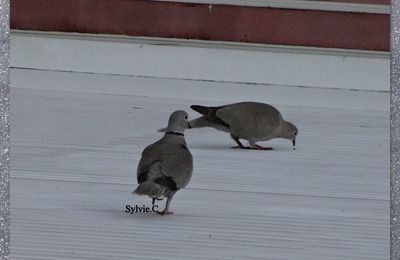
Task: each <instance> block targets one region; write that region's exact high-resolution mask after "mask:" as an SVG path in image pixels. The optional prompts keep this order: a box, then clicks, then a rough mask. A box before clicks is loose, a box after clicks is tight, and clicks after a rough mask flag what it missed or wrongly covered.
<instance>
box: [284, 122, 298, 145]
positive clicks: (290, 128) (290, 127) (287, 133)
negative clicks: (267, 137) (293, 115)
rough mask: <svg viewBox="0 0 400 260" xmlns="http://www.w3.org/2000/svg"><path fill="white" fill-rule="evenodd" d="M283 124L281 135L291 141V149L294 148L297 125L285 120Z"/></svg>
mask: <svg viewBox="0 0 400 260" xmlns="http://www.w3.org/2000/svg"><path fill="white" fill-rule="evenodd" d="M283 126H284V129H283V136H282V137H283V138H285V139H288V140H290V141H292V143H293V149H295V146H296V137H297V134H298V133H299V130H298V129H297V127H296V126H295V125H294V124H292V123H290V122H287V121H285V122H284V124H283Z"/></svg>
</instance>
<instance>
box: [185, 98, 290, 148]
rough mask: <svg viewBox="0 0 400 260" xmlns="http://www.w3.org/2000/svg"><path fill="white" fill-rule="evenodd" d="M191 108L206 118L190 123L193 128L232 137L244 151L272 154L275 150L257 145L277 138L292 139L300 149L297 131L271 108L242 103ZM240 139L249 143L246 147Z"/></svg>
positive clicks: (252, 103)
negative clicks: (254, 150) (297, 143)
mask: <svg viewBox="0 0 400 260" xmlns="http://www.w3.org/2000/svg"><path fill="white" fill-rule="evenodd" d="M191 108H192V109H193V110H195V111H197V112H199V113H200V114H202V115H203V116H201V117H199V118H196V119H194V120H192V121H190V122H189V124H190V126H191V128H200V127H214V128H216V129H218V130H221V131H224V132H228V133H230V135H231V137H232V139H233V140H234V141H235V142H236V143H237V144H238V146H237V147H233V148H242V149H257V150H271V149H272V148H271V147H262V146H259V145H257V144H256V143H257V142H258V141H267V140H270V139H273V138H285V139H289V140H290V141H292V143H293V149H295V145H296V136H297V133H298V130H297V127H296V126H295V125H293V124H292V123H290V122H288V121H285V120H283V118H282V115H281V113H280V112H279V111H278V110H277V109H276V108H274V107H273V106H271V105H268V104H264V103H258V102H241V103H234V104H229V105H224V106H219V107H205V106H198V105H193V106H191ZM240 138H242V139H245V140H247V141H248V142H249V144H250V147H245V146H243V145H242V143H241V142H240V140H239V139H240Z"/></svg>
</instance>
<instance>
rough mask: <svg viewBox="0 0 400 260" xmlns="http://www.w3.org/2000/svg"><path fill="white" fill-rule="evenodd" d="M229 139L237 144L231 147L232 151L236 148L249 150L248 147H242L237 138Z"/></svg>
mask: <svg viewBox="0 0 400 260" xmlns="http://www.w3.org/2000/svg"><path fill="white" fill-rule="evenodd" d="M231 137H232V139H233V140H234V141H235V142H236V143H237V144H238V146H233V147H232V148H233V149H237V148H240V149H248V148H250V147H245V146H243V144H242V143H241V142H240V140H239V138H237V137H236V136H233V135H231Z"/></svg>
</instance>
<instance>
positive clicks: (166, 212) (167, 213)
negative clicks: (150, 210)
mask: <svg viewBox="0 0 400 260" xmlns="http://www.w3.org/2000/svg"><path fill="white" fill-rule="evenodd" d="M171 200H172V197H168V199H167V203H166V204H165V209H164V210H163V211H161V212H157V213H158V214H160V215H161V216H164V215H169V214H173V213H172V212H171V211H169V210H168V209H169V203H170V202H171Z"/></svg>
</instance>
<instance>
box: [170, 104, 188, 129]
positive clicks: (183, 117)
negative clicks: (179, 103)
mask: <svg viewBox="0 0 400 260" xmlns="http://www.w3.org/2000/svg"><path fill="white" fill-rule="evenodd" d="M188 118H189V117H188V114H187V113H186V112H185V111H183V110H177V111H175V112H174V113H172V114H171V116H170V117H169V121H168V127H167V131H168V132H176V133H181V134H183V132H184V131H185V129H186V128H190V125H189V119H188Z"/></svg>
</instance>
